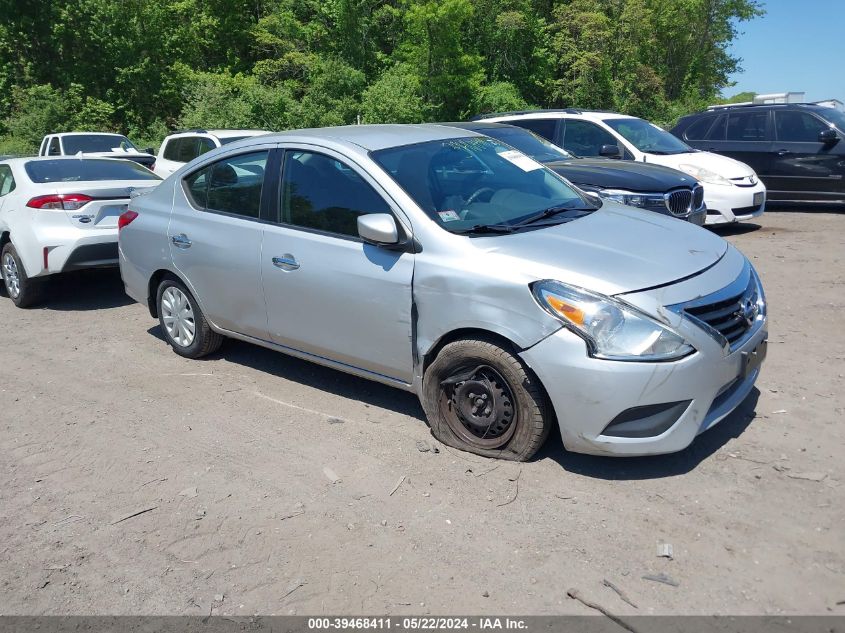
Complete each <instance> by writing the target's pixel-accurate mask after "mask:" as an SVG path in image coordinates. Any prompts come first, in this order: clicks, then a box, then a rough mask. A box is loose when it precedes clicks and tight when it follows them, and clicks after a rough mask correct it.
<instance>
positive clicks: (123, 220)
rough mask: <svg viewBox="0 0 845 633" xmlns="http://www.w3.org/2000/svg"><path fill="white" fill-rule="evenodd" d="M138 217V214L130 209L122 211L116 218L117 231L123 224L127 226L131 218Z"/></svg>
mask: <svg viewBox="0 0 845 633" xmlns="http://www.w3.org/2000/svg"><path fill="white" fill-rule="evenodd" d="M137 217H138V214H137V213H136V212H135V211H130V210H129V209H127V210H126V211H124V212H123V213H121V214H120V217H119V218H117V230H118V231H119V230H120V229H122V228H123V227H124V226H129V225H130V224H131V223H132V220H134V219H135V218H137Z"/></svg>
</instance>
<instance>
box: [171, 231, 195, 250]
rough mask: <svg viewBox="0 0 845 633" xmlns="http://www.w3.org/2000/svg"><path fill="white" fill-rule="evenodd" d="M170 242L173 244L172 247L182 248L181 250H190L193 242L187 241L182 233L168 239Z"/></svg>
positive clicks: (186, 237)
mask: <svg viewBox="0 0 845 633" xmlns="http://www.w3.org/2000/svg"><path fill="white" fill-rule="evenodd" d="M170 241H171V242H173V245H174V246H175V247H176V248H182V249H185V248H191V244H192V243H193V242H191V240H189V239H188V236H187V235H185V234H184V233H180V234H179V235H173V236H172V237H171V238H170Z"/></svg>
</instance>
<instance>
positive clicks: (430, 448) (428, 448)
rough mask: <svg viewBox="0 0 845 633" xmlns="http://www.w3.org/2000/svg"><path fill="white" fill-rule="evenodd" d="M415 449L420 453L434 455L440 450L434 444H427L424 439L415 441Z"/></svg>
mask: <svg viewBox="0 0 845 633" xmlns="http://www.w3.org/2000/svg"><path fill="white" fill-rule="evenodd" d="M417 450H418V451H419V452H420V453H433V454H435V455H436V454H437V453H439V452H440V449H439V448H437V447H436V446H435V445H434V444H429V443H428V442H426V441H425V440H419V441H417Z"/></svg>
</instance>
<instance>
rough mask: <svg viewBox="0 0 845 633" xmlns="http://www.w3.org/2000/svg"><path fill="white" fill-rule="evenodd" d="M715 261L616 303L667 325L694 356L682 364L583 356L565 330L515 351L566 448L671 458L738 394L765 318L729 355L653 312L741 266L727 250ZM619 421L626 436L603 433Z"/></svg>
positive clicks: (760, 347) (679, 320)
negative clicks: (545, 399)
mask: <svg viewBox="0 0 845 633" xmlns="http://www.w3.org/2000/svg"><path fill="white" fill-rule="evenodd" d="M725 260H730V261H724V262H722V264H721V265H717V266H715V267H714V269H712V270H711V271H708V272H707V273H704V274H702V275H700V276H698V277H696V278H693V279H691V280H687V281H686V282H682V283H679V284H676V285H675V286H670V287H668V288H667V287H664V288H661V289H659V290H656V291H648V292H644V293H639V294H636V293H635V294H631V295H626V296H625V297H624V298H625V299H626V300H627V301H629V302H630V303H633V304H634V305H637V306H638V307H640V308H642V309H647V310H648V311H649V312H650V313H652V314H655V313H661V312H663V313H665V314H666V315H667V316H666V319H667V320H670V321H672V322H671V323H670V325H671V327H673V329H675V331H677V332H678V333H680V334H682V335H683V336H684V338H685V339H686V340H687V341H689V342H690V343H691V344H692V345H693V346H694V347H695V349H696V352H695V353H693V354H691V355H689V356H687V357H685V358H682V359H680V360H677V361H672V362H661V363H646V362H620V361H609V360H602V359H598V358H593V357H591V356H590V355H589V354H588V351H587V346H586V344H585V342H584V341H583V340H582V339H581V338H580V337H579V336H578V335H576V334H574V333H573V332H571V331H569V330H567V329H560V330H558V331H557V332H555V333H554V334H552V335H551V336H549V337H547V338H545V339H543V340H542V341H540V342H539V343H537V344H536V345H534V346H533V347H531V348H529V349H527V350H524V351H523V352H522V353H521V357H522V359H523V360H524V361H525V362H526V364H527V365H528V366H529V367H531V369H532V370H533V371H534V372H535V373H536V374H537V376H538V377H539V379H540V381H541V382H542V384H543V386H544V387H545V389H546V392H547V393H548V395H549V398H550V400H551V403H552V406H553V408H554V411H555V414H556V416H557V420H558V424H559V426H560V431H561V437H562V439H563V444H564V446H565V447H566V449H567V450H570V451H573V452H578V453H590V454H595V455H658V454H663V453H672V452H676V451H680V450H682V449H684V448H686V447H687V446H689V444H690V443H691V442H692V441H693V440H694V439H695V437H696V436H697V435H698V434H699V433H702V432H704V431H706V430H707V429H709V428H711V427H712V426H713V425H715V424H717V423H718V422H719V421H721V420H722V419H724V418H725V417H727V416H728V415H729V414H730V413H731V412H732V411H733V410H734V409H736V408H737V407H738V406H739V405H740V404H741V403H742V401H743V400H744V399H745V398H746V397H747V396H748V394H749V393H750V392H751V390H752V388H753V387H754V383H755V381H756V380H757V377H758V376H759V373H760V367H761V365H760V363H761V362H762V357H763V356H764V355H765V351H766V345H765V341H766V338H767V336H768V322H767V320H766V316H765V312H763V313H761V314H760V315H759V317H757V319H756V320H755V322H754V324H753V325H752V327H751V328H750V329H749V330H748V332H747V334H746V335H745V336H744V337H743V338H742V339H741V340H740V341H737V342H736V344H735V346H734V348H733V349H731V347H730V346H729V345H727V344H726V343H725V342H724V341H722V342H720V341H718V340H717V338H716V337H714V336H712V335H711V334H710V333H708V332H707V331H705V330H704V328H703V327H701V326H700V325H697V324H696V323H695V322H694V321H693V320H691V319H689V318H688V317H684V316H681V315H680V314H674V313H670V312H669V311H668V310H665V309H662V308H657V309H655V308H654V305H656V304H655V302H659V303H660V305H671V304H675V303H677V302H678V301H683V300H687V299H691V298H694V297H696V293H700V295H702V296H703V295H706V294H710V293H712V292H715V291H717V290H719V289H720V288H723V287H725V286H727V285H728V283H729V282H728V283H725V279H726V278H729V279H730V281H733V280H735V279H740V278H741V276H740V275H741V274H746V273H745V271H747V270H749V268H750V266H748V265H747V263H746V262H745V258H744V257H742V256H741V255H739V254H738V252H737V251H735V250H731V251H729V253H728V254H727V255H726V257H725ZM740 266H741V268H740ZM738 269H739V270H741V271H742V272H741V273H740V275H737V270H738ZM667 299H668V301H667ZM649 304H651V305H649ZM649 308H650V309H649ZM626 420H627V422H625V421H626ZM620 421H622V422H625V423H626V424H628V425H629V426H628V429H629V431H626V432H625V433H623V434H620V432H619V428H620V426H611V425H612V424H614V425H615V424H617V423H619V422H620ZM631 425H633V427H635V431H634V432H630V428H631ZM609 427H610V429H609ZM637 427H638V428H637ZM623 435H625V436H623Z"/></svg>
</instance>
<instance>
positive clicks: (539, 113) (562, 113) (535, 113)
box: [473, 108, 637, 122]
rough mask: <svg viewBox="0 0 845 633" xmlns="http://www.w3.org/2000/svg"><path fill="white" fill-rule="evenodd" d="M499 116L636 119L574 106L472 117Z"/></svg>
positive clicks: (517, 117) (476, 118)
mask: <svg viewBox="0 0 845 633" xmlns="http://www.w3.org/2000/svg"><path fill="white" fill-rule="evenodd" d="M499 117H507V118H508V119H510V120H513V119H566V118H585V119H594V120H597V121H601V120H604V119H636V118H637V117H635V116H631V115H629V114H620V113H619V112H611V111H609V110H579V109H576V108H565V109H560V110H518V111H514V112H493V113H490V114H484V115H480V116H477V117H474V118H473V121H479V122H480V121H486V120H488V119H495V118H499Z"/></svg>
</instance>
